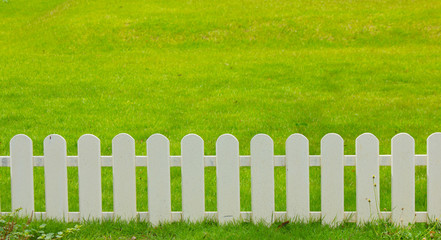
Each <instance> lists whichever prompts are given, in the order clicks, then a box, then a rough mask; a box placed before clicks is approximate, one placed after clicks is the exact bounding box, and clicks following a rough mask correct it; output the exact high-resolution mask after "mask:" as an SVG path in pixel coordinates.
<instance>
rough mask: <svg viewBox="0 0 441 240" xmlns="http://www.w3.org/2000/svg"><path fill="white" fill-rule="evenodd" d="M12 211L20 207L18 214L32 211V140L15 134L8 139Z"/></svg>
mask: <svg viewBox="0 0 441 240" xmlns="http://www.w3.org/2000/svg"><path fill="white" fill-rule="evenodd" d="M10 153H11V169H10V170H11V204H12V211H15V210H16V209H19V208H21V209H22V210H21V211H20V212H19V215H20V216H22V217H25V216H26V217H30V216H31V214H32V213H33V212H34V172H33V169H34V166H33V161H32V157H33V150H32V140H31V139H30V138H29V137H28V136H26V135H24V134H19V135H15V136H14V137H13V138H12V139H11V141H10Z"/></svg>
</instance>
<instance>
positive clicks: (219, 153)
mask: <svg viewBox="0 0 441 240" xmlns="http://www.w3.org/2000/svg"><path fill="white" fill-rule="evenodd" d="M216 181H217V216H218V221H219V223H221V224H224V223H228V222H232V221H235V220H239V219H240V185H239V184H240V179H239V142H238V141H237V139H236V137H234V136H233V135H231V134H223V135H222V136H220V137H219V138H218V139H217V141H216Z"/></svg>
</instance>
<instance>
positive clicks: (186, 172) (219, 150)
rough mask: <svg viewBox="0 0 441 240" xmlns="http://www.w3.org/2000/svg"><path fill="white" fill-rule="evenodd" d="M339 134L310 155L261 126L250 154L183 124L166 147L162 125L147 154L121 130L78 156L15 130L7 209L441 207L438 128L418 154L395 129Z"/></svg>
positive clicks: (402, 210)
mask: <svg viewBox="0 0 441 240" xmlns="http://www.w3.org/2000/svg"><path fill="white" fill-rule="evenodd" d="M343 147H344V145H343V139H342V138H341V137H340V136H339V135H338V134H335V133H330V134H327V135H326V136H324V137H323V138H322V140H321V155H319V156H318V155H309V142H308V139H307V138H306V137H304V136H303V135H301V134H293V135H291V136H290V137H289V138H288V139H287V140H286V155H285V156H277V155H276V156H275V155H274V148H273V140H272V139H271V138H270V137H269V136H268V135H265V134H258V135H256V136H255V137H253V139H252V140H251V149H250V150H251V155H250V156H240V155H239V142H238V140H237V139H236V138H235V137H234V136H233V135H230V134H224V135H222V136H220V137H219V138H218V140H217V142H216V156H205V155H204V142H203V140H202V139H201V138H200V137H199V136H197V135H195V134H189V135H187V136H185V137H184V138H183V139H182V141H181V156H170V147H169V140H168V139H167V138H166V137H164V136H163V135H161V134H155V135H152V136H151V137H150V138H148V140H147V156H135V141H134V139H133V138H132V137H131V136H130V135H128V134H119V135H117V136H116V137H115V138H114V139H113V141H112V156H101V152H100V140H99V139H98V138H97V137H95V136H93V135H90V134H86V135H83V136H82V137H81V138H80V139H79V140H78V156H67V155H66V141H65V140H64V139H63V137H61V136H59V135H55V134H54V135H50V136H48V137H46V139H45V140H44V156H33V148H32V140H31V139H30V138H29V137H27V136H26V135H22V134H20V135H16V136H15V137H13V138H12V140H11V142H10V156H4V157H0V160H1V162H0V163H1V166H3V167H10V169H11V201H12V209H17V208H22V211H21V214H23V215H29V214H31V213H33V214H34V216H35V217H37V218H38V217H40V218H55V219H63V220H68V221H78V220H83V219H113V218H120V219H124V220H129V219H135V218H138V219H142V220H147V221H150V222H151V223H152V224H154V225H156V224H158V223H160V222H170V221H179V220H188V221H199V220H202V219H204V218H214V219H217V220H218V221H219V222H220V223H227V222H231V221H235V220H241V219H244V220H251V221H253V222H260V221H263V222H266V223H271V222H273V221H276V220H286V219H301V220H308V219H311V218H322V222H323V223H324V224H330V225H338V224H339V223H341V222H342V221H344V220H345V219H346V220H348V221H351V222H357V223H366V222H369V221H373V220H376V219H378V218H385V219H391V221H392V222H394V223H396V224H400V225H407V224H409V223H413V222H427V221H431V220H435V219H438V218H439V217H440V216H441V133H434V134H432V135H431V136H430V137H429V138H428V139H427V154H426V155H415V143H414V139H413V138H412V137H411V136H410V135H408V134H406V133H400V134H398V135H396V136H395V137H393V139H392V151H391V152H392V153H391V155H380V154H379V141H378V139H377V138H376V137H375V136H374V135H372V134H369V133H365V134H362V135H361V136H359V137H358V138H357V140H356V155H344V151H343ZM389 165H391V166H392V167H391V169H392V183H391V184H392V196H391V198H392V211H391V212H379V201H380V194H379V189H380V184H379V183H380V179H379V178H380V174H379V168H380V166H389ZM415 165H427V212H415ZM36 166H44V178H45V189H46V192H45V198H46V212H34V188H33V186H34V185H33V167H36ZM68 166H77V167H78V175H79V176H78V177H79V209H80V211H79V212H69V211H68V194H67V184H68V179H67V167H68ZM103 166H111V167H113V194H114V196H113V197H114V211H113V212H103V211H102V195H101V167H103ZM136 166H141V167H147V174H148V199H149V201H148V209H149V212H137V210H136V179H135V167H136ZM241 166H251V200H252V201H251V205H252V211H251V212H241V211H240V189H239V186H240V183H239V181H240V179H239V168H240V167H241ZM275 166H286V211H285V212H276V211H275V204H274V198H275V196H274V167H275ZM310 166H321V212H311V211H310V199H309V167H310ZM344 166H356V195H357V196H356V199H357V200H356V212H345V211H344ZM170 167H181V170H182V212H172V211H171V198H170ZM204 167H216V178H217V212H206V211H205V187H204Z"/></svg>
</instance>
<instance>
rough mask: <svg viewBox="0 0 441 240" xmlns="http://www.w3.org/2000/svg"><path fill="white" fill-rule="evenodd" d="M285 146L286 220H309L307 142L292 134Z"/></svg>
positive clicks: (300, 136)
mask: <svg viewBox="0 0 441 240" xmlns="http://www.w3.org/2000/svg"><path fill="white" fill-rule="evenodd" d="M285 146H286V212H287V217H288V219H293V220H303V221H307V220H309V211H310V208H309V141H308V139H307V138H306V137H305V136H303V135H302V134H292V135H291V136H289V137H288V139H287V140H286V143H285Z"/></svg>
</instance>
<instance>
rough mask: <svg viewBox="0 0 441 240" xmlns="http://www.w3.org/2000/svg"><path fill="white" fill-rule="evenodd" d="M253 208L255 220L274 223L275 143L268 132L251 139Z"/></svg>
mask: <svg viewBox="0 0 441 240" xmlns="http://www.w3.org/2000/svg"><path fill="white" fill-rule="evenodd" d="M250 152H251V208H252V212H253V214H252V218H253V222H261V221H262V222H264V223H266V224H269V223H272V221H273V220H274V219H273V213H274V211H275V205H274V143H273V140H272V139H271V137H269V136H268V135H266V134H257V135H256V136H254V137H253V138H252V139H251V148H250Z"/></svg>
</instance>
